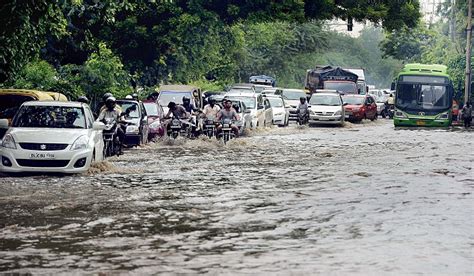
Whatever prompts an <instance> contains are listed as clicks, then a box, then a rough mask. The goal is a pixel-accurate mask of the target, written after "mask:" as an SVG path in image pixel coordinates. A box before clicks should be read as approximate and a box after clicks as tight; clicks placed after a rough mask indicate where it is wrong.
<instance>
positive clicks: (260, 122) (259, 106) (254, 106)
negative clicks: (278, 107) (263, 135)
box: [225, 92, 273, 128]
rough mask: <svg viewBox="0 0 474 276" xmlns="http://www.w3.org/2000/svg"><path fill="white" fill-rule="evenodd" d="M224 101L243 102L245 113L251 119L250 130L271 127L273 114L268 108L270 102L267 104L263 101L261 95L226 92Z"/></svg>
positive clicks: (265, 100) (266, 101)
mask: <svg viewBox="0 0 474 276" xmlns="http://www.w3.org/2000/svg"><path fill="white" fill-rule="evenodd" d="M225 99H229V100H231V101H234V100H239V101H242V102H244V104H245V106H246V107H247V110H246V112H247V113H248V114H249V115H250V118H251V120H250V127H251V128H262V127H266V126H271V124H272V120H273V114H272V109H271V107H270V102H268V100H267V99H265V98H264V97H263V96H262V95H261V94H256V93H238V92H227V93H226V94H225Z"/></svg>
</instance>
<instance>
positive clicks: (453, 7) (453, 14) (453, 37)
mask: <svg viewBox="0 0 474 276" xmlns="http://www.w3.org/2000/svg"><path fill="white" fill-rule="evenodd" d="M449 29H450V33H451V41H452V42H453V43H456V0H451V17H450V22H449Z"/></svg>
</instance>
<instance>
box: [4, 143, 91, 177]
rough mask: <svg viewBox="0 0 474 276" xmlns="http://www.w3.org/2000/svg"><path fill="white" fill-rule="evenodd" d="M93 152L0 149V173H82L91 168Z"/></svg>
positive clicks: (88, 150) (86, 150)
mask: <svg viewBox="0 0 474 276" xmlns="http://www.w3.org/2000/svg"><path fill="white" fill-rule="evenodd" d="M92 152H93V151H92V150H91V149H85V150H78V151H71V150H69V149H66V150H61V151H34V150H31V151H30V150H23V149H22V150H18V149H7V148H2V147H0V171H2V172H53V173H54V172H56V173H82V172H85V171H87V170H88V169H89V167H90V164H91V161H92ZM32 154H39V155H44V156H45V157H40V158H32ZM48 155H49V156H48ZM52 155H54V157H53V156H52ZM5 158H6V159H8V161H9V163H10V164H8V165H7V164H5V163H6V162H5ZM84 159H85V161H84ZM80 161H82V162H84V163H83V164H84V165H82V166H79V163H81V162H80Z"/></svg>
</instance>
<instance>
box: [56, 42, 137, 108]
mask: <svg viewBox="0 0 474 276" xmlns="http://www.w3.org/2000/svg"><path fill="white" fill-rule="evenodd" d="M62 77H63V78H65V79H66V80H67V81H68V82H69V83H71V84H72V85H73V86H76V87H81V90H82V91H83V92H84V93H85V95H86V96H87V97H88V98H89V99H90V100H91V101H92V102H97V101H98V100H99V99H100V98H101V97H102V95H103V94H105V93H107V92H110V93H112V94H113V95H114V96H117V97H125V95H127V94H130V93H132V91H133V90H132V88H131V86H130V83H129V81H130V76H129V75H128V73H127V72H126V71H125V70H124V68H123V64H122V62H121V61H120V59H119V58H118V57H117V56H115V55H114V54H113V53H112V51H111V50H110V49H108V48H107V47H106V45H105V44H103V43H101V44H99V50H98V51H97V52H94V53H92V54H91V55H90V57H89V58H88V59H87V61H86V62H85V63H84V65H66V66H64V67H63V69H62Z"/></svg>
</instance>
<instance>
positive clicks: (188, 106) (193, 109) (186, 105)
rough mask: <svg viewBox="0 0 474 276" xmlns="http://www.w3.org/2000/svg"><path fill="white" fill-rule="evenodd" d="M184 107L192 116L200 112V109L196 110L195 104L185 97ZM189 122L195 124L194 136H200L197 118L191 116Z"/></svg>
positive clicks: (193, 128)
mask: <svg viewBox="0 0 474 276" xmlns="http://www.w3.org/2000/svg"><path fill="white" fill-rule="evenodd" d="M183 107H184V109H186V112H188V113H189V114H191V115H194V114H195V113H198V112H199V111H200V110H199V109H197V108H196V106H194V104H192V103H191V99H190V98H188V97H187V96H184V97H183ZM189 122H190V123H191V124H193V127H192V132H193V134H194V136H198V133H197V125H196V119H195V117H193V116H191V117H190V119H189Z"/></svg>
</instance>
